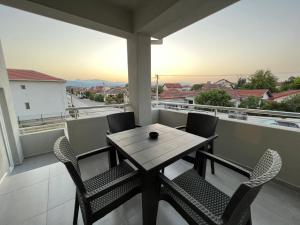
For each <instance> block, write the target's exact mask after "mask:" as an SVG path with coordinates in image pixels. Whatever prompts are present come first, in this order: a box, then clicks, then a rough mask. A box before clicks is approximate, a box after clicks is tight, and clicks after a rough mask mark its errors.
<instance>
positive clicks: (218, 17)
mask: <svg viewBox="0 0 300 225" xmlns="http://www.w3.org/2000/svg"><path fill="white" fill-rule="evenodd" d="M299 12H300V1H299V0H285V1H282V0H242V1H240V2H238V3H236V4H234V5H232V6H229V7H227V8H225V9H224V10H221V11H219V12H218V13H215V14H213V15H211V16H209V17H207V18H205V19H203V20H201V21H199V22H197V23H195V24H192V25H191V26H189V27H187V28H185V29H183V30H181V31H178V32H177V33H174V34H172V35H170V36H168V37H166V38H165V39H164V43H163V45H158V46H152V74H153V75H154V74H161V75H180V76H173V77H172V76H162V77H161V81H162V82H164V81H169V82H171V81H182V82H205V81H208V80H211V81H215V80H218V79H220V78H226V79H228V80H231V81H236V80H237V78H238V77H239V76H241V75H243V76H247V75H249V74H251V73H253V72H255V70H257V69H271V70H272V72H273V73H274V74H275V75H277V76H278V77H280V79H285V78H287V77H288V76H291V75H294V76H296V75H300V13H299ZM0 40H1V42H2V46H3V49H4V54H5V60H6V64H7V67H8V68H20V69H33V70H37V71H40V72H45V73H49V74H51V75H54V76H58V77H61V78H64V79H104V80H110V81H125V82H126V81H127V56H126V54H127V53H126V41H125V39H122V38H118V37H114V36H111V35H107V34H104V33H100V32H97V31H93V30H89V29H86V28H82V27H79V26H75V25H71V24H68V23H64V22H60V21H57V20H53V19H49V18H46V17H42V16H38V15H35V14H32V13H28V12H24V11H21V10H17V9H13V8H10V7H6V6H2V5H0Z"/></svg>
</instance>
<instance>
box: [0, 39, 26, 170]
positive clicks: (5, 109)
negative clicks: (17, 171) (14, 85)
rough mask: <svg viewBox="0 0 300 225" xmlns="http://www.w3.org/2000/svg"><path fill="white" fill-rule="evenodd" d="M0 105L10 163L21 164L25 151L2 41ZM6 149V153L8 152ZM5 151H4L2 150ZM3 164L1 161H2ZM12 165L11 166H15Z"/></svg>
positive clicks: (2, 132) (4, 138)
mask: <svg viewBox="0 0 300 225" xmlns="http://www.w3.org/2000/svg"><path fill="white" fill-rule="evenodd" d="M0 107H1V115H0V116H1V118H0V119H1V121H2V123H1V125H2V126H1V128H0V129H2V131H0V135H1V136H2V137H1V136H0V138H2V139H3V140H4V141H5V144H6V146H5V147H6V151H7V152H8V154H9V155H6V156H7V158H9V159H11V160H10V163H11V164H13V165H16V164H19V163H21V162H22V161H23V152H22V147H21V142H20V137H19V135H20V134H19V126H18V122H17V117H16V113H15V110H14V105H13V99H12V96H11V89H10V85H9V80H8V75H7V70H6V66H5V61H4V55H3V51H2V47H1V42H0ZM6 151H5V154H6ZM2 153H3V152H2ZM0 164H1V162H0ZM13 165H10V166H13Z"/></svg>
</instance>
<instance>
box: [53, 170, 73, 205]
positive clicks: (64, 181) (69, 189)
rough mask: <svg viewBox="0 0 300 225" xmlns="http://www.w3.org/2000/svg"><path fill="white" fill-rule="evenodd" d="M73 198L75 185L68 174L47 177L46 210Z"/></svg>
mask: <svg viewBox="0 0 300 225" xmlns="http://www.w3.org/2000/svg"><path fill="white" fill-rule="evenodd" d="M74 198H75V185H74V182H73V180H72V179H71V177H70V176H69V175H68V174H67V175H62V176H55V177H51V178H50V179H49V200H48V210H49V209H52V208H54V207H56V206H58V205H60V204H63V203H65V202H67V201H69V200H71V199H74Z"/></svg>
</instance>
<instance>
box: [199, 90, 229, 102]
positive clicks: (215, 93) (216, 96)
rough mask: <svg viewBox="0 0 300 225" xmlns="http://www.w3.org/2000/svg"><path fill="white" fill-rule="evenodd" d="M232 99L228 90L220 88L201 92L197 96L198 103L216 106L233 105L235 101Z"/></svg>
mask: <svg viewBox="0 0 300 225" xmlns="http://www.w3.org/2000/svg"><path fill="white" fill-rule="evenodd" d="M230 100H231V97H230V95H229V94H228V93H227V92H226V91H224V90H220V89H215V90H211V91H207V92H203V93H200V94H199V95H198V96H196V98H195V102H196V103H197V104H201V105H215V106H233V103H232V102H230Z"/></svg>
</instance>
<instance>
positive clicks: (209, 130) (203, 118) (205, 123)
mask: <svg viewBox="0 0 300 225" xmlns="http://www.w3.org/2000/svg"><path fill="white" fill-rule="evenodd" d="M218 120H219V119H218V117H215V116H211V115H207V114H200V113H188V116H187V122H186V126H179V127H176V128H177V129H180V130H185V131H186V132H188V133H191V134H195V135H198V136H201V137H205V138H208V139H210V141H209V142H208V144H207V146H205V149H202V150H205V151H208V152H209V153H211V154H214V140H215V139H216V138H217V137H218V135H217V134H216V127H217V124H218ZM183 159H184V160H186V161H188V162H190V163H193V164H194V163H195V154H193V153H192V154H190V155H187V156H185V157H183ZM210 162H211V164H210V165H211V172H212V174H214V173H215V167H214V161H213V160H211V161H210Z"/></svg>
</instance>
